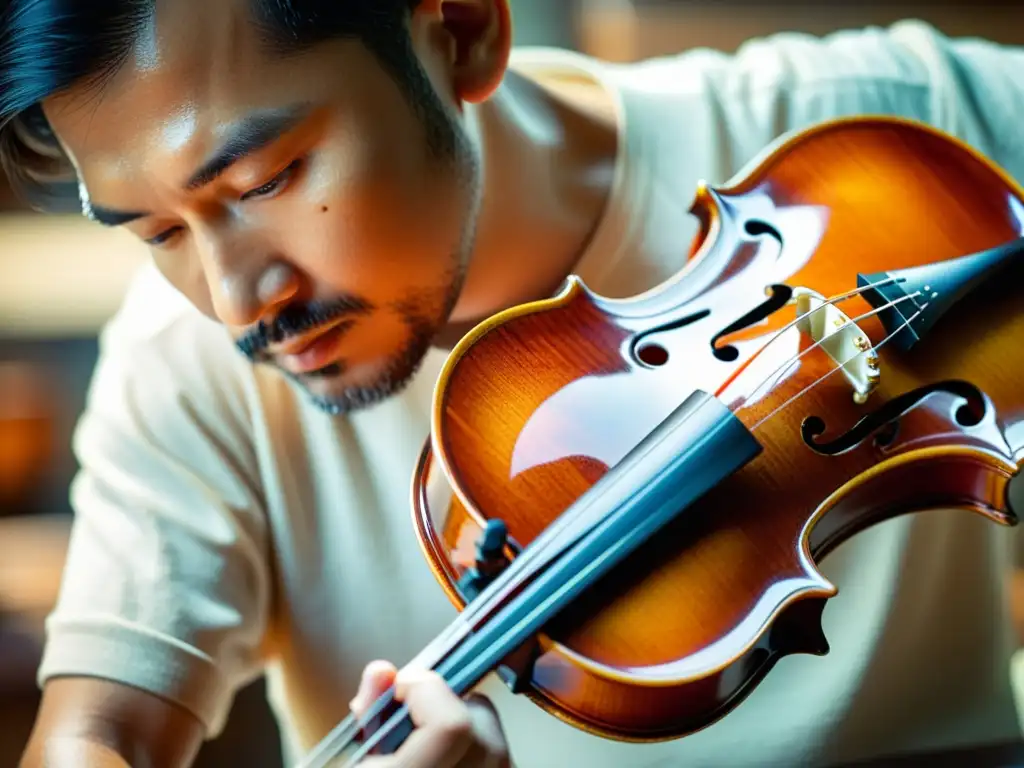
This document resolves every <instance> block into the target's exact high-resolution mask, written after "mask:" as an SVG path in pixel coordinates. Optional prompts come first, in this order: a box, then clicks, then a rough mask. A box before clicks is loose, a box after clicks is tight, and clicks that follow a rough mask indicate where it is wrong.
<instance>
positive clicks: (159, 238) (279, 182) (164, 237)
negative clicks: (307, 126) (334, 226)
mask: <svg viewBox="0 0 1024 768" xmlns="http://www.w3.org/2000/svg"><path fill="white" fill-rule="evenodd" d="M301 166H302V158H298V159H296V160H293V161H292V162H291V163H290V164H289V165H288V167H287V168H285V169H284V170H283V171H281V172H280V173H279V174H277V175H276V176H275V177H274V178H272V179H271V180H270V181H268V182H267V183H266V184H263V185H262V186H259V187H256V189H251V190H249V191H248V192H246V193H245V194H244V195H242V197H241V198H240V199H241V200H243V201H245V200H253V199H256V198H264V197H271V196H272V195H274V194H276V193H277V192H279V191H280V190H281V189H282V188H283V187H284V186H285V185H286V184H287V183H288V182H289V181H291V179H292V178H293V177H294V176H295V174H296V172H298V170H299V168H300V167H301ZM181 230H182V227H180V226H175V227H171V228H170V229H167V230H164V231H163V232H161V233H160V234H159V235H156V236H155V237H151V238H149V239H147V240H146V241H145V242H146V243H147V244H148V245H152V246H160V245H163V244H164V243H166V242H167V241H168V240H170V239H171V238H172V237H173V236H174V235H176V234H177V233H178V232H180V231H181Z"/></svg>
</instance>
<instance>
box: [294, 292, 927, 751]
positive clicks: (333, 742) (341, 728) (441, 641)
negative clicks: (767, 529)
mask: <svg viewBox="0 0 1024 768" xmlns="http://www.w3.org/2000/svg"><path fill="white" fill-rule="evenodd" d="M897 280H898V278H887V279H885V280H881V281H878V282H876V283H871V284H868V285H865V286H862V287H860V288H856V289H853V290H851V291H847V292H846V293H843V294H839V295H837V296H834V297H832V298H830V299H828V300H826V301H824V302H823V303H822V304H821V305H819V306H818V307H815V308H814V309H813V310H811V311H810V312H807V313H805V314H804V315H802V316H800V317H798V318H796V319H795V320H793V321H791V322H789V323H787V324H786V325H785V326H783V327H782V328H781V329H779V330H778V331H777V332H776V333H775V334H774V335H773V337H772V338H771V339H769V341H768V342H767V343H766V344H765V346H764V347H762V349H761V350H759V352H758V354H761V353H762V352H763V351H764V349H765V348H767V347H768V346H769V345H770V344H772V343H773V342H775V341H777V340H778V339H780V338H781V337H782V336H783V335H784V334H785V332H786V331H787V330H789V329H790V328H792V327H793V326H794V325H796V324H798V323H799V322H801V321H802V320H806V319H807V318H809V317H811V316H812V315H814V314H815V313H817V312H820V311H822V310H824V309H826V308H827V307H830V306H834V305H836V304H838V303H839V302H842V301H845V300H847V299H849V298H853V297H856V296H858V295H860V294H862V293H864V292H866V291H868V290H871V289H874V288H877V287H880V286H883V285H886V284H888V283H892V282H895V281H897ZM916 295H917V294H915V296H916ZM910 298H913V297H912V296H907V297H903V298H901V299H897V300H895V301H893V302H890V303H889V304H887V305H885V306H882V307H880V308H878V309H876V310H873V311H871V312H868V313H865V314H864V315H861V316H860V317H858V318H857V320H860V319H863V318H866V317H869V316H872V315H875V314H878V313H879V312H882V311H884V310H886V309H888V308H890V307H892V306H895V305H896V304H897V303H899V302H900V301H904V300H907V299H910ZM918 314H919V313H918ZM915 317H916V315H915ZM912 319H913V318H912ZM850 322H853V321H846V322H845V323H844V324H843V327H845V326H846V325H847V324H849V323H850ZM909 322H910V321H908V323H909ZM822 341H823V340H822ZM822 341H819V342H816V343H815V344H814V345H813V346H811V347H808V348H806V349H805V350H803V351H802V352H801V353H800V355H797V356H795V357H794V358H792V359H791V360H788V361H786V362H784V363H783V365H782V366H781V367H780V368H779V369H778V370H777V371H775V372H773V373H772V374H771V376H769V377H768V378H766V379H765V380H764V381H763V382H761V383H760V384H758V386H757V387H756V388H755V389H754V392H756V391H757V390H758V389H760V388H761V387H763V386H764V385H765V384H766V383H768V382H769V381H771V380H772V378H774V376H776V375H777V374H778V373H779V372H780V371H782V370H784V369H785V368H786V367H788V366H790V365H792V364H793V363H795V362H796V361H797V360H799V359H800V357H802V356H803V355H806V354H807V353H809V352H810V351H812V350H813V349H814V348H815V347H817V346H819V345H820V344H821V343H822ZM886 341H887V340H886ZM883 343H885V342H883ZM880 346H881V345H879V347H880ZM868 351H870V349H869V350H865V351H864V353H867V352H868ZM864 353H862V354H864ZM835 370H839V369H838V368H837V369H835ZM835 370H833V371H832V372H830V374H828V375H831V373H834V372H835ZM824 378H827V376H825V377H823V379H824ZM823 379H822V380H823ZM818 383H821V380H819V381H818V382H815V384H813V385H811V386H810V387H808V388H807V389H806V390H805V391H804V392H801V393H799V394H798V395H797V396H796V397H794V398H792V399H791V400H790V401H787V402H786V403H784V404H783V405H782V406H781V407H780V408H779V409H776V412H777V411H778V410H781V409H782V408H784V407H787V406H788V405H789V404H791V403H792V402H794V401H795V400H796V399H797V398H799V397H800V396H802V395H803V394H806V392H807V391H809V390H810V389H811V388H812V387H813V386H816V385H817V384H818ZM774 414H775V412H773V413H772V414H769V417H770V416H773V415H774ZM769 417H766V418H765V419H762V420H761V421H760V422H759V423H758V424H757V425H756V426H755V429H756V428H757V426H760V425H761V424H763V423H764V422H765V421H767V418H769ZM572 518H573V516H572V515H571V514H569V515H566V516H564V517H563V518H562V519H560V522H561V527H562V528H565V527H568V526H569V525H571V524H572V523H579V522H580V521H578V520H574V519H572ZM556 527H557V526H556ZM584 530H585V529H584ZM549 533H555V531H549ZM534 543H535V544H536V545H537V546H532V547H529V548H527V549H526V550H524V552H523V555H521V556H520V557H518V558H516V561H517V564H518V565H519V566H520V569H523V567H524V566H525V565H527V564H528V561H530V560H531V559H537V558H538V557H539V556H540V555H542V554H544V551H545V550H546V549H548V548H549V547H552V546H556V545H558V544H561V545H562V550H561V551H558V552H556V553H555V554H554V555H552V557H557V556H558V555H559V554H561V553H562V552H564V551H565V549H567V548H568V547H570V546H571V543H572V542H566V541H564V540H559V539H558V537H557V536H549V537H546V540H545V541H543V542H541V541H536V542H534ZM503 575H506V576H510V575H511V574H510V573H509V572H508V569H506V571H505V572H504V573H503ZM527 575H534V574H527ZM493 604H494V601H493V600H492V601H490V605H484V604H482V601H473V602H470V603H469V604H468V605H467V606H466V609H465V610H464V611H463V612H462V613H461V614H459V616H458V617H457V618H456V620H454V621H453V622H452V623H451V624H450V625H449V626H448V627H446V629H445V630H444V631H443V632H442V633H441V634H440V635H439V636H438V637H436V638H435V639H434V641H432V642H431V643H430V644H428V645H427V646H426V647H425V648H424V649H423V650H422V651H421V652H420V653H419V654H417V657H416V659H415V660H414V662H411V664H415V663H418V664H419V665H420V666H426V667H433V666H435V665H436V664H437V663H439V661H440V656H442V655H443V654H444V653H446V652H448V651H450V650H452V649H453V648H454V647H455V645H456V644H457V643H458V642H460V641H461V640H462V639H464V638H465V637H466V636H467V635H468V634H469V632H470V631H471V624H472V620H473V619H475V618H476V615H477V614H479V613H482V612H483V611H484V609H485V608H486V607H492V606H493ZM453 635H454V637H452V636H453ZM430 656H435V657H436V658H435V659H429V657H430ZM428 659H429V660H428ZM388 693H393V690H389V692H388ZM385 699H387V700H386V701H385ZM391 701H393V698H392V697H388V696H387V694H385V696H382V697H381V698H380V699H378V702H377V704H378V706H376V707H372V708H371V709H370V711H368V712H367V713H366V714H365V715H364V717H362V718H356V716H355V715H354V714H350V715H348V716H347V717H346V718H344V719H343V720H342V721H341V722H340V723H338V725H337V726H336V727H335V728H334V729H333V730H332V732H331V733H329V734H328V735H327V736H326V737H325V738H324V739H323V740H322V741H321V742H320V743H319V744H318V745H317V747H316V748H315V749H314V750H313V751H311V752H310V753H309V755H307V756H306V758H305V760H304V761H303V762H302V763H301V764H300V766H299V768H320V767H321V766H325V765H327V763H326V762H324V760H328V759H333V757H329V756H330V755H334V756H336V755H337V753H338V752H339V751H340V750H343V749H345V748H346V747H347V746H349V745H350V744H351V742H352V741H353V740H354V738H355V737H356V736H357V735H358V733H359V731H360V730H363V729H364V728H365V727H366V726H367V725H369V724H370V723H371V722H372V721H373V719H374V718H376V717H378V716H379V715H380V714H381V713H382V711H383V709H384V708H385V707H386V706H387V705H388V704H389V703H391ZM406 714H407V711H406V709H405V707H404V705H403V706H402V707H401V708H400V709H399V710H398V711H396V712H395V713H394V714H393V715H392V716H391V717H390V718H389V719H388V720H387V721H386V722H385V723H384V724H382V726H381V727H380V729H378V731H377V732H376V733H377V734H378V736H380V737H383V736H384V735H386V734H387V733H388V732H390V731H391V730H393V729H394V728H397V727H398V726H399V725H400V724H401V721H402V720H403V719H404V717H405V716H406ZM377 741H378V739H372V738H371V739H369V740H368V741H367V742H366V743H364V745H363V746H362V747H361V748H359V750H358V751H357V752H356V756H355V757H354V758H353V760H352V762H349V763H346V765H355V764H356V763H357V762H358V761H359V760H361V759H362V758H363V757H365V755H366V754H368V752H369V751H370V750H372V749H373V748H374V746H375V743H376V742H377Z"/></svg>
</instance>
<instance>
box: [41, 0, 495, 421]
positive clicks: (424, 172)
mask: <svg viewBox="0 0 1024 768" xmlns="http://www.w3.org/2000/svg"><path fill="white" fill-rule="evenodd" d="M157 8H158V13H157V16H156V18H155V21H154V23H153V24H152V25H151V27H150V28H149V29H147V30H146V32H145V34H143V35H142V36H141V38H140V39H139V41H138V43H137V45H136V47H135V48H134V50H133V51H132V53H131V55H130V56H129V58H128V60H127V61H126V62H125V64H124V66H123V67H122V68H121V69H120V70H119V71H118V72H117V73H116V75H115V76H113V77H112V78H111V79H109V80H108V81H106V82H104V83H103V84H102V85H101V86H96V85H88V84H82V85H80V86H76V87H74V88H72V89H71V90H70V91H68V92H66V93H64V94H61V95H60V96H58V97H55V98H53V99H51V100H50V101H49V102H48V103H47V104H45V105H44V109H45V111H46V114H47V117H48V118H49V120H50V122H51V124H52V126H53V128H54V130H55V132H56V133H57V135H58V137H59V138H60V139H61V141H62V143H63V144H64V146H65V148H66V150H67V152H68V154H69V156H70V157H71V158H72V160H73V161H74V163H75V165H76V167H77V168H78V171H79V176H80V179H81V182H82V186H83V196H84V197H85V198H86V199H87V201H88V204H89V206H90V207H91V208H92V209H93V211H94V215H95V216H96V217H97V218H99V219H101V220H104V221H111V223H115V222H120V223H121V226H124V227H126V228H128V229H130V230H131V231H132V232H133V233H135V234H136V235H137V236H138V237H140V238H142V239H143V240H145V241H147V243H149V245H150V248H151V250H152V254H153V258H154V260H155V263H156V265H157V267H158V268H159V270H160V271H161V272H162V273H163V274H164V276H166V278H167V279H168V280H169V281H170V282H171V284H173V285H174V286H175V287H176V288H177V289H178V290H179V291H181V292H182V293H183V294H184V295H185V296H186V297H187V298H188V299H189V300H190V301H191V302H192V303H193V304H194V305H195V306H196V307H197V308H198V309H199V310H200V311H202V312H203V313H205V314H206V315H208V316H210V317H211V318H214V319H216V320H218V321H219V322H221V323H223V324H225V325H226V326H227V327H228V328H229V329H230V331H231V333H232V335H233V336H234V337H235V339H236V340H237V342H238V346H239V348H240V349H241V350H242V352H243V353H245V354H246V355H247V356H249V357H250V358H251V359H252V360H253V361H256V362H260V363H265V364H271V365H275V366H277V367H279V368H280V369H281V370H283V371H284V372H285V373H286V374H287V375H289V376H290V377H292V378H293V379H294V380H296V381H298V382H300V383H301V384H302V385H303V386H304V387H305V388H306V389H307V390H308V391H309V393H310V394H311V395H312V396H313V397H314V398H315V399H316V400H317V401H318V402H320V403H321V404H323V405H324V407H326V408H329V409H332V410H334V411H344V410H349V409H351V408H353V407H358V406H361V405H365V404H368V403H371V402H376V401H378V400H379V399H381V398H382V397H385V396H388V395H390V394H392V393H393V392H395V391H396V390H397V389H399V388H400V387H401V386H402V385H404V383H405V382H406V381H407V379H408V378H409V377H410V376H411V375H412V374H413V373H414V372H415V369H416V367H417V366H418V364H419V363H420V361H421V359H422V357H423V356H424V355H425V354H426V352H427V349H428V347H429V345H430V342H431V339H432V337H433V336H434V334H435V333H436V332H437V331H438V330H440V328H441V327H442V326H443V325H444V323H445V321H446V320H447V318H448V315H449V313H450V312H451V310H452V307H453V305H454V302H455V300H456V298H457V296H458V291H459V288H460V285H461V281H462V278H463V275H464V272H465V270H466V268H467V261H468V256H469V252H470V250H471V246H472V231H473V225H474V221H475V216H476V211H477V207H478V202H479V201H478V197H479V179H478V170H477V163H476V160H475V154H474V150H473V149H472V144H471V142H470V141H469V140H468V138H467V134H466V133H465V132H464V130H463V128H462V126H461V124H460V123H459V118H458V112H457V109H456V108H455V106H454V105H455V104H456V101H457V100H456V97H455V94H454V93H453V88H452V85H451V78H450V73H449V71H448V67H449V66H450V62H449V61H448V60H447V57H446V55H445V51H446V49H445V46H444V44H443V42H439V41H438V40H437V38H438V35H437V34H436V32H437V30H436V28H431V26H430V25H428V24H427V23H426V22H424V21H423V19H421V18H418V19H417V20H416V21H414V24H413V42H414V46H415V47H416V51H417V54H418V56H419V58H420V60H421V61H422V65H423V67H424V69H425V72H426V75H427V78H429V81H430V83H431V85H432V88H422V89H420V90H421V93H420V94H419V96H418V97H417V98H414V99H410V98H409V97H408V96H407V94H406V93H405V92H404V91H403V90H402V89H401V87H400V86H399V85H398V84H397V83H396V82H395V80H394V79H393V77H392V76H391V74H390V73H389V72H387V71H386V70H385V69H384V68H382V66H381V65H380V64H379V63H378V62H377V60H376V59H375V58H374V57H373V56H372V54H371V53H370V52H369V51H368V50H367V49H366V48H365V47H363V45H362V44H361V43H359V42H356V41H341V40H338V41H331V42H327V43H323V44H319V45H317V46H316V47H314V48H310V49H308V50H305V51H302V52H300V53H297V54H289V55H288V56H284V55H281V54H280V53H273V52H270V51H267V50H266V49H265V48H264V47H263V46H262V45H261V42H260V38H259V36H258V33H257V31H256V28H255V27H254V26H253V25H252V24H251V22H250V21H249V17H248V16H247V10H248V5H247V2H246V0H216V2H210V0H176V2H174V3H157ZM435 27H436V25H435ZM424 82H426V81H424ZM428 93H429V95H428Z"/></svg>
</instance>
